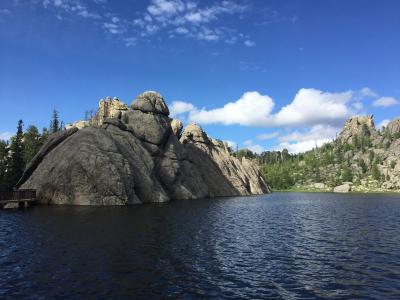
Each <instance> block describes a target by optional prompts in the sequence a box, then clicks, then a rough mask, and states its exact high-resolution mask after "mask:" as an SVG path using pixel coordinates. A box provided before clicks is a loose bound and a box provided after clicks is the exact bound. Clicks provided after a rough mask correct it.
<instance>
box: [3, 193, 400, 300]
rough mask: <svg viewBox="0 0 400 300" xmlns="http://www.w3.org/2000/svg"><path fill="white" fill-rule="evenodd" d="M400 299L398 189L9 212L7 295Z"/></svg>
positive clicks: (5, 261) (5, 247) (5, 254)
mask: <svg viewBox="0 0 400 300" xmlns="http://www.w3.org/2000/svg"><path fill="white" fill-rule="evenodd" d="M65 297H66V298H73V299H79V298H82V299H129V298H135V299H158V298H163V299H165V298H185V299H192V298H202V297H203V298H248V299H261V298H263V299H265V298H271V299H282V298H284V299H315V298H326V299H336V298H337V299H354V298H356V299H400V197H399V196H395V195H393V196H392V195H361V194H360V195H356V194H348V195H337V194H318V193H274V194H272V195H266V196H255V197H235V198H220V199H213V200H190V201H175V202H172V203H168V204H160V205H153V204H149V205H142V206H134V207H61V206H42V207H34V208H31V209H28V210H26V211H0V298H1V299H8V298H9V299H17V298H18V299H20V298H29V299H32V298H35V299H55V298H65Z"/></svg>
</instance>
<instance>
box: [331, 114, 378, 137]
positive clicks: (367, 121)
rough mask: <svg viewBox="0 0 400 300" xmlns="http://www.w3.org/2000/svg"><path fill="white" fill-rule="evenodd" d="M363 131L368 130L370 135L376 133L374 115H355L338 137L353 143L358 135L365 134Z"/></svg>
mask: <svg viewBox="0 0 400 300" xmlns="http://www.w3.org/2000/svg"><path fill="white" fill-rule="evenodd" d="M363 131H367V133H368V134H369V135H375V134H376V129H375V126H374V119H373V116H372V115H368V116H354V117H351V118H349V119H348V120H347V121H346V123H345V124H344V126H343V129H342V131H341V132H340V134H339V137H338V138H339V140H341V141H342V142H344V143H347V142H349V143H351V142H352V139H353V138H354V137H356V136H358V137H359V136H360V135H361V134H363Z"/></svg>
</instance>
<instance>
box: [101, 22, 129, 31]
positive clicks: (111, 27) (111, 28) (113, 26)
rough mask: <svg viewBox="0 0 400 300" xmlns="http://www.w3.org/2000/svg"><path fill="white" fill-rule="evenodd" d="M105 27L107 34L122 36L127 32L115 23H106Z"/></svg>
mask: <svg viewBox="0 0 400 300" xmlns="http://www.w3.org/2000/svg"><path fill="white" fill-rule="evenodd" d="M103 27H104V29H105V30H106V31H107V32H109V33H111V34H121V33H123V32H124V31H125V30H124V28H123V27H121V26H119V25H118V24H115V23H104V24H103Z"/></svg>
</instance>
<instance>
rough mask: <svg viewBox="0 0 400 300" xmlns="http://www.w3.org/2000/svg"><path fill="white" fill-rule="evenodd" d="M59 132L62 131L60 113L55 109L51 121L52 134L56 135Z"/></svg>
mask: <svg viewBox="0 0 400 300" xmlns="http://www.w3.org/2000/svg"><path fill="white" fill-rule="evenodd" d="M57 131H60V121H59V120H58V111H57V110H55V109H54V110H53V116H52V119H51V121H50V133H56V132H57Z"/></svg>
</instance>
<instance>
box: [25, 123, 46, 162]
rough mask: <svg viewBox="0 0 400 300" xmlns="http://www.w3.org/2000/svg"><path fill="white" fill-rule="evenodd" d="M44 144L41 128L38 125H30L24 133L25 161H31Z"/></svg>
mask: <svg viewBox="0 0 400 300" xmlns="http://www.w3.org/2000/svg"><path fill="white" fill-rule="evenodd" d="M41 146H42V141H41V137H40V134H39V130H38V129H37V128H36V126H33V125H31V126H29V127H28V130H27V131H26V132H25V134H24V162H25V164H27V163H29V162H30V161H31V160H32V158H33V157H34V156H35V155H36V153H38V151H39V149H40V147H41Z"/></svg>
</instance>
